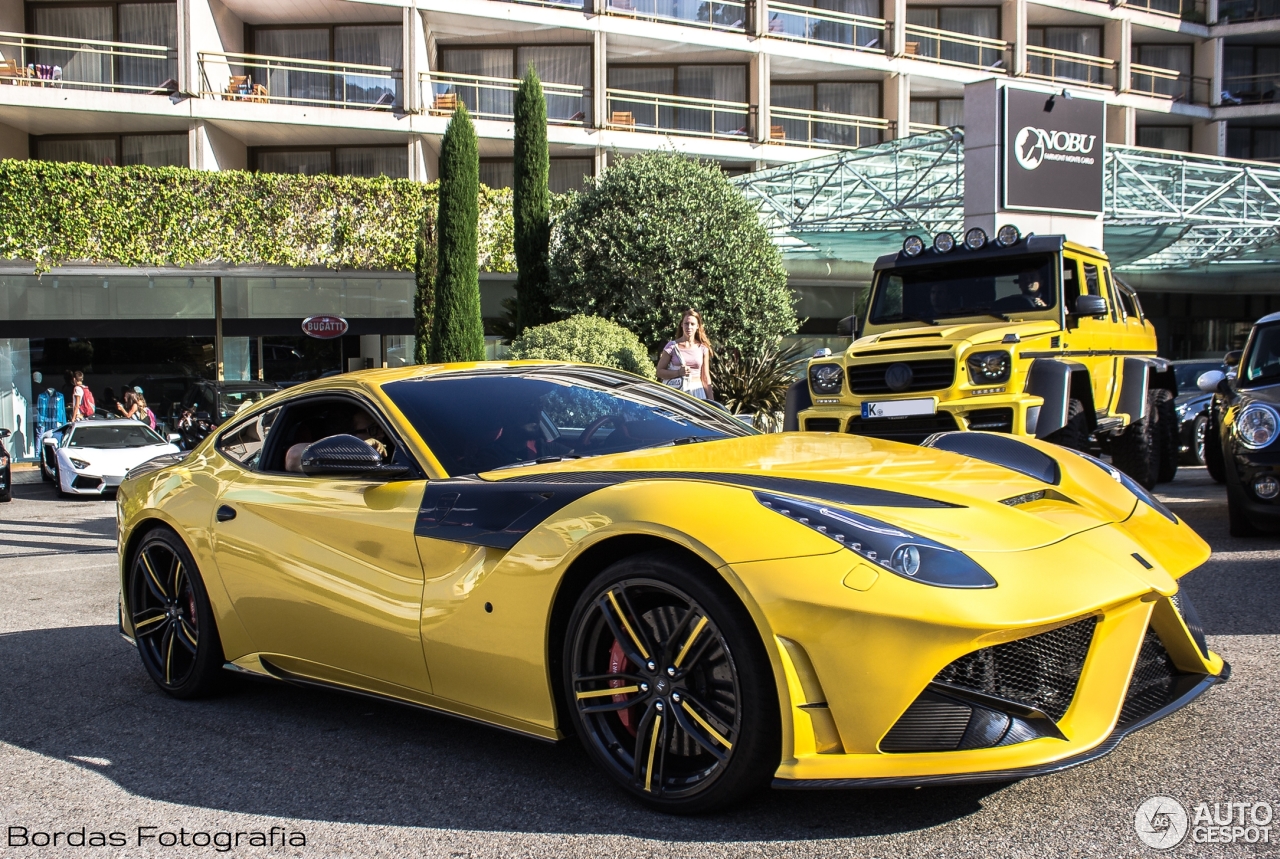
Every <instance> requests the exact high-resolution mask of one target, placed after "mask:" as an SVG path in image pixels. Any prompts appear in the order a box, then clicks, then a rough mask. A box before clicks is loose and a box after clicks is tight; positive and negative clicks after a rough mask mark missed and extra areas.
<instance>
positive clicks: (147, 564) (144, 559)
mask: <svg viewBox="0 0 1280 859" xmlns="http://www.w3.org/2000/svg"><path fill="white" fill-rule="evenodd" d="M139 554H140V555H141V556H142V566H143V567H145V568H146V570H147V575H149V576H151V581H153V582H155V584H156V590H158V591H160V593H162V594H167V593H168V592H167V591H166V590H165V589H164V585H162V584H160V577H159V576H157V575H156V571H155V570H153V569H152V568H151V559H150V558H148V557H147V552H146V550H145V549H144V550H143V551H142V552H140V553H139Z"/></svg>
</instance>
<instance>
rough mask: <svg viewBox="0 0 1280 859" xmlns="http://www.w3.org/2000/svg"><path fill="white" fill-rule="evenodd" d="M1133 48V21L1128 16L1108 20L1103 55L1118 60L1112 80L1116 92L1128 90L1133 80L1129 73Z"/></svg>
mask: <svg viewBox="0 0 1280 859" xmlns="http://www.w3.org/2000/svg"><path fill="white" fill-rule="evenodd" d="M1132 48H1133V22H1132V21H1130V20H1129V19H1128V18H1121V19H1120V20H1118V21H1108V22H1107V23H1106V25H1104V26H1103V28H1102V55H1103V56H1104V57H1108V58H1110V59H1113V60H1115V61H1116V65H1115V72H1114V74H1115V79H1114V80H1112V81H1111V84H1112V86H1113V87H1114V88H1115V91H1116V92H1128V91H1129V86H1130V84H1131V82H1132V76H1131V75H1130V74H1129V55H1130V53H1131V50H1132Z"/></svg>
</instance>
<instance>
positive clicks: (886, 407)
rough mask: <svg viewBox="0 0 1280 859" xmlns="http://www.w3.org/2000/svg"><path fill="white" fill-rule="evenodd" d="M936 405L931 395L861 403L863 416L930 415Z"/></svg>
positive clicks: (899, 416)
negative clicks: (913, 398) (911, 398)
mask: <svg viewBox="0 0 1280 859" xmlns="http://www.w3.org/2000/svg"><path fill="white" fill-rule="evenodd" d="M937 409H938V407H937V406H936V405H935V404H934V399H933V397H922V398H921V399H918V400H885V401H883V402H878V403H863V404H862V416H863V417H864V418H905V417H910V416H911V415H932V414H936V413H937Z"/></svg>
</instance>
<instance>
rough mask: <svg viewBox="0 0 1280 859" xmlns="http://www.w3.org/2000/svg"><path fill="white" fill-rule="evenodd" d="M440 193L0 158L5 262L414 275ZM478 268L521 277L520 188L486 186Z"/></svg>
mask: <svg viewBox="0 0 1280 859" xmlns="http://www.w3.org/2000/svg"><path fill="white" fill-rule="evenodd" d="M436 198H437V186H436V185H435V184H434V183H433V184H429V185H424V184H421V183H417V182H410V181H408V180H405V179H385V178H379V179H357V178H353V177H348V176H293V175H282V174H276V173H247V172H243V171H224V172H208V171H203V170H189V169H186V168H182V167H97V166H93V165H89V164H61V163H55V162H49V161H11V160H0V258H5V259H15V260H26V261H31V262H33V263H35V266H36V271H38V272H42V271H48V270H49V269H50V268H51V267H53V266H57V265H63V264H67V263H89V264H112V265H124V266H202V265H273V266H294V267H307V266H322V267H325V268H331V269H363V270H373V271H406V272H407V271H413V268H414V244H415V241H416V239H417V237H418V231H419V230H424V231H425V234H426V238H427V240H428V243H429V244H433V243H434V238H435V235H434V234H435V229H434V224H435V214H436ZM480 268H481V269H482V270H486V271H498V272H511V271H515V255H514V252H513V250H512V220H511V191H510V190H509V189H503V190H492V189H489V188H485V187H484V186H481V188H480Z"/></svg>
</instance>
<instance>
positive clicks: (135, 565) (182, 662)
mask: <svg viewBox="0 0 1280 859" xmlns="http://www.w3.org/2000/svg"><path fill="white" fill-rule="evenodd" d="M128 595H129V602H128V608H129V611H130V614H131V618H132V621H133V629H134V640H135V641H136V642H137V644H138V653H139V655H141V657H142V665H143V667H144V668H146V670H147V673H148V674H149V675H151V679H152V680H153V681H155V683H156V685H157V686H159V687H160V688H161V689H163V690H164V691H165V692H168V693H169V694H170V695H172V696H173V697H175V698H197V697H200V696H202V695H208V694H210V693H211V692H214V691H216V690H217V688H218V686H219V685H220V683H221V681H222V678H223V674H222V665H223V662H224V659H223V655H222V643H221V641H220V640H219V639H218V629H217V626H216V624H215V622H214V619H213V609H212V607H211V606H210V605H209V596H208V593H207V592H206V591H205V587H204V582H203V580H202V579H201V578H200V571H199V569H198V568H197V567H196V563H195V560H194V559H193V558H192V557H191V552H190V551H188V549H187V547H186V546H185V545H184V544H183V542H182V540H181V539H179V538H178V535H177V534H175V533H173V532H172V531H170V530H168V529H167V528H157V529H156V530H154V531H152V532H150V533H149V534H147V535H146V537H144V538H143V540H142V543H141V544H140V545H139V546H138V548H137V549H136V550H135V551H134V553H133V556H132V557H131V558H130V562H129V578H128Z"/></svg>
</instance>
